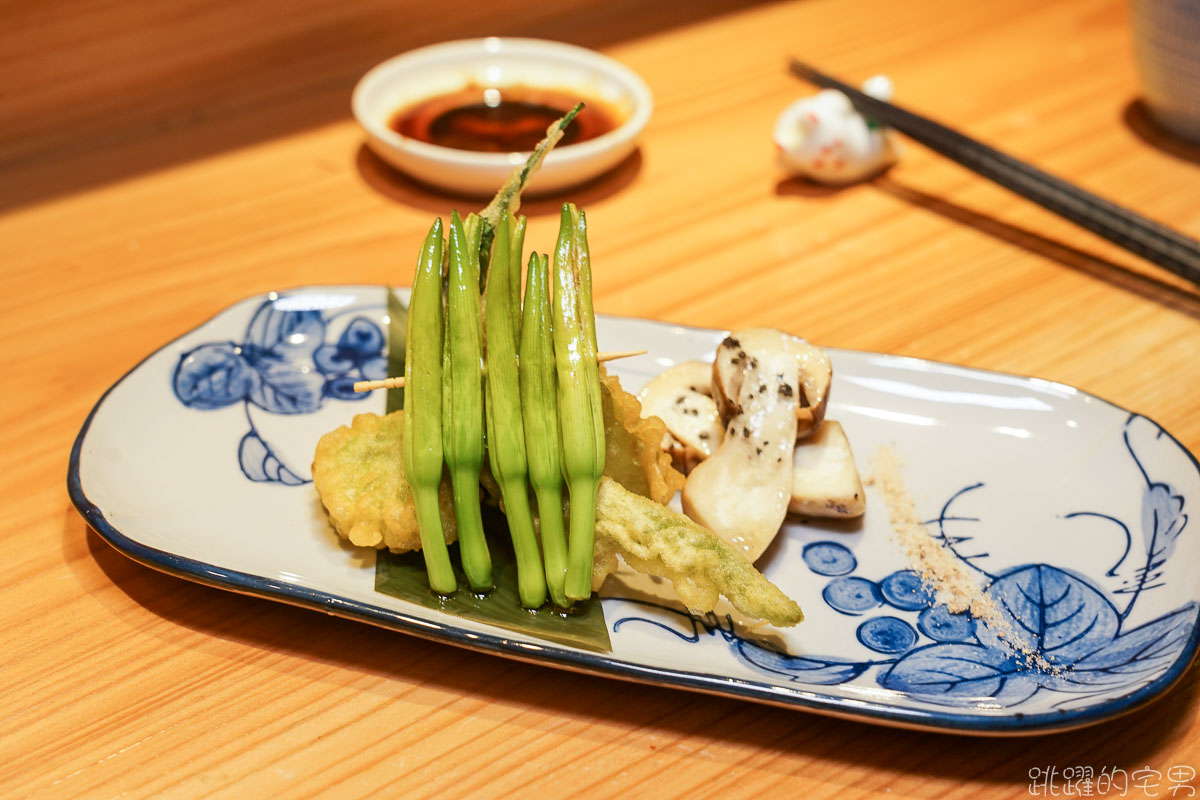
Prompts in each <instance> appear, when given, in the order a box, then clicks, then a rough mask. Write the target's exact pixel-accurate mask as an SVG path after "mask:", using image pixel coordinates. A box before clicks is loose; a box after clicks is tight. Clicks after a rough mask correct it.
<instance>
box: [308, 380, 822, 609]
mask: <svg viewBox="0 0 1200 800" xmlns="http://www.w3.org/2000/svg"><path fill="white" fill-rule="evenodd" d="M608 380H609V381H610V382H611V384H615V383H616V381H615V379H611V378H610V379H608ZM611 384H610V383H605V389H606V391H605V392H604V396H605V398H610V397H611V398H612V406H613V407H614V408H621V407H622V405H623V403H624V401H623V400H622V399H620V398H621V394H624V393H623V392H621V389H620V387H619V385H617V386H616V390H615V391H613V390H612V387H611ZM625 397H630V398H631V399H632V395H625ZM633 401H634V402H637V401H636V399H634V400H633ZM605 405H606V420H605V421H606V424H608V427H609V428H610V429H611V430H615V428H616V427H617V425H616V422H617V420H618V419H620V420H622V421H624V420H625V419H635V420H636V419H638V418H639V415H638V413H637V409H636V408H635V409H633V416H632V417H625V416H623V412H622V411H616V412H615V414H614V415H613V416H612V417H611V420H610V419H609V418H608V417H609V415H608V413H607V408H608V405H609V401H608V400H607V399H606V402H605ZM403 413H404V412H402V411H396V412H394V413H392V414H389V415H387V416H386V417H380V416H378V415H376V414H359V415H358V416H356V417H355V418H354V421H353V422H352V423H351V425H350V427H348V428H347V427H345V426H343V427H341V428H338V429H337V430H334V431H330V432H329V433H327V434H325V435H324V436H322V437H321V440H320V441H319V442H318V443H317V451H316V457H315V460H314V461H313V483H314V485H315V486H316V489H317V492H318V493H320V495H321V501H322V502H323V503H324V504H325V508H326V510H327V511H328V512H329V520H330V522H332V523H333V527H334V528H335V529H336V530H337V532H338V535H340V536H341V537H342V538H344V539H349V540H350V541H351V542H353V543H354V544H356V545H360V546H362V547H376V548H380V549H382V548H384V547H387V548H388V549H390V550H392V551H394V552H398V553H400V552H406V551H408V550H417V549H419V548H420V546H421V537H420V535H419V534H418V532H417V518H416V513H415V511H414V508H413V504H412V490H411V489H410V488H409V486H408V482H407V481H406V480H405V479H404V459H402V458H400V457H399V453H400V445H401V443H402V442H403V439H404V417H403ZM642 422H645V420H642ZM609 423H611V424H609ZM660 424H661V423H660ZM639 430H640V431H641V433H637V434H635V433H630V432H629V431H627V430H626V429H625V428H624V427H623V426H622V431H623V432H624V433H623V437H624V438H623V439H617V440H619V441H624V442H625V444H622V445H620V446H619V447H618V448H617V449H615V450H610V451H609V459H610V463H611V464H612V465H614V466H616V467H618V469H617V471H618V472H619V473H620V474H621V475H624V476H626V477H627V479H629V480H630V481H631V483H633V484H634V486H633V487H632V488H626V487H624V486H622V485H621V484H620V483H619V482H618V480H617V479H616V477H615V476H613V475H610V474H609V469H608V468H607V467H606V469H605V477H603V478H601V479H600V486H599V490H598V492H597V496H596V550H595V559H594V562H593V563H594V568H593V571H592V586H593V588H595V589H598V588H599V587H600V585H601V584H602V583H604V579H605V578H606V577H607V576H608V575H609V574H610V573H611V572H613V571H615V570H616V568H617V558H616V557H617V555H618V554H620V556H621V557H622V558H623V559H624V560H625V562H626V563H627V564H628V565H629V566H630V567H632V568H633V569H635V570H637V571H638V572H644V573H646V574H649V575H658V576H660V577H664V578H667V579H669V580H671V581H672V582H673V583H674V584H675V591H676V593H677V594H678V595H679V597H680V599H681V600H683V602H684V604H685V605H687V607H688V608H690V609H691V610H692V611H695V612H701V613H702V612H705V611H711V610H712V609H713V607H714V606H715V605H716V603H717V598H718V596H719V595H724V596H725V597H727V598H728V599H729V602H730V603H732V604H733V606H734V608H736V609H738V610H739V611H741V612H742V613H743V614H746V615H747V616H751V617H755V618H757V619H763V620H766V621H767V622H769V623H771V624H772V625H776V626H780V627H784V626H789V625H795V624H796V623H797V622H799V621H800V620H801V619H803V615H802V614H801V612H800V608H799V606H797V605H796V604H795V603H794V602H793V601H792V600H790V599H788V597H787V596H786V595H784V594H783V592H781V591H780V590H779V589H778V588H776V587H775V585H774V584H772V583H771V582H770V581H768V580H767V579H766V578H765V577H763V576H762V574H761V573H759V572H758V571H757V570H756V569H754V566H753V565H752V564H751V563H750V562H749V561H747V560H746V558H745V556H743V555H742V554H740V553H738V552H737V551H736V550H734V549H733V548H731V547H730V546H729V545H727V544H725V543H724V542H723V541H721V540H720V539H719V538H717V536H716V535H715V534H713V533H712V532H711V531H708V530H706V529H704V528H702V527H700V526H699V525H697V524H696V523H694V522H692V521H691V520H690V519H688V518H687V517H685V516H683V515H682V514H678V513H676V512H674V511H672V510H671V509H669V508H667V507H665V506H663V505H660V504H659V503H658V502H655V500H654V498H653V497H647V496H643V495H642V494H639V493H638V490H644V491H646V492H651V491H653V492H655V493H656V494H657V495H658V496H659V497H663V499H664V502H665V500H667V499H669V498H670V494H666V495H665V497H664V493H665V492H666V491H667V489H668V487H670V486H671V482H672V473H673V474H674V475H675V476H679V473H677V472H675V470H673V469H671V467H670V457H669V456H666V455H665V454H663V453H662V451H660V450H658V447H657V443H658V442H659V441H661V438H662V433H661V431H655V430H654V427H653V425H651V426H645V427H641V428H639ZM614 438H616V437H610V439H609V441H610V442H611V441H613V440H614ZM635 441H637V442H639V443H640V444H641V445H642V446H643V447H645V448H647V450H652V451H653V452H654V453H657V454H659V455H662V456H664V460H665V462H666V463H665V469H663V468H662V467H663V466H664V465H663V460H660V459H658V458H655V459H654V461H653V462H651V464H652V466H651V471H654V470H658V471H657V473H656V475H657V476H656V477H655V476H653V475H647V474H646V473H645V472H642V473H641V478H640V480H639V479H638V478H637V475H636V474H635V473H634V472H633V470H634V469H635V468H636V467H635V466H632V465H635V464H637V463H639V462H638V457H637V454H636V450H635V449H634V448H633V447H632V443H633V442H635ZM620 465H624V466H620ZM668 470H669V471H668ZM679 478H680V479H682V476H679ZM652 486H657V487H658V488H657V489H652V488H651V487H652ZM672 491H673V490H672ZM438 499H439V504H440V506H441V512H442V526H443V530H444V531H445V536H446V541H447V542H452V541H454V540H455V538H456V537H457V535H458V532H457V530H456V528H455V526H454V504H453V500H452V498H451V493H450V486H449V482H448V481H443V482H442V485H441V487H440V489H439V492H438Z"/></svg>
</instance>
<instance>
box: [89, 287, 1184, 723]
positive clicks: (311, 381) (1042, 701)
mask: <svg viewBox="0 0 1200 800" xmlns="http://www.w3.org/2000/svg"><path fill="white" fill-rule="evenodd" d="M404 294H405V293H402V295H404ZM385 301H386V293H385V289H383V288H382V287H367V286H328V287H311V288H303V289H296V290H292V291H288V292H284V293H282V294H279V295H275V294H272V295H269V296H265V297H264V296H259V297H252V298H249V299H247V300H244V301H242V302H240V303H238V304H237V305H235V306H233V307H232V308H229V309H228V310H226V311H224V312H222V313H221V314H219V315H218V316H217V317H215V318H214V319H212V320H210V321H209V322H207V323H205V324H204V325H201V326H200V327H199V328H197V329H196V330H194V331H192V332H190V333H187V334H185V335H184V336H182V337H180V338H179V339H176V340H175V341H173V342H171V343H169V344H167V345H166V346H164V347H163V348H161V349H160V350H158V351H157V352H155V353H154V354H153V355H151V356H149V357H148V358H147V359H146V360H145V361H143V362H142V363H141V364H139V365H138V366H137V367H135V368H134V369H133V370H132V371H131V372H129V374H127V375H126V376H125V377H123V378H122V379H121V380H120V381H118V382H117V384H116V385H115V386H113V387H112V388H111V389H110V390H109V391H108V392H106V393H105V395H104V396H103V397H102V398H101V399H100V401H99V402H98V403H97V405H96V407H95V408H94V409H93V410H92V413H91V415H90V416H89V417H88V419H87V421H86V422H85V423H84V426H83V429H82V430H81V431H80V433H79V437H78V438H77V440H76V442H75V446H74V449H73V450H72V453H71V463H70V472H69V475H68V486H69V490H70V494H71V498H72V500H73V501H74V503H75V505H76V506H77V507H78V509H79V510H80V512H81V513H82V514H83V515H84V516H85V517H86V519H87V520H88V522H89V523H90V524H91V525H92V526H93V527H94V528H95V529H96V531H97V532H99V534H100V535H101V536H102V537H104V538H105V539H106V540H107V541H108V542H109V543H110V544H112V545H113V546H114V547H116V548H117V549H118V550H120V551H121V552H123V553H125V554H126V555H128V556H129V557H131V558H133V559H135V560H137V561H139V562H141V563H143V564H146V565H148V566H151V567H154V568H156V569H161V570H163V571H166V572H169V573H172V574H175V575H178V576H180V577H184V578H188V579H190V580H195V581H200V582H202V583H207V584H210V585H214V586H219V587H223V588H227V589H233V590H236V591H240V592H246V593H250V594H256V595H261V596H264V597H270V598H274V599H277V600H283V601H285V602H290V603H295V604H298V605H303V606H308V607H312V608H316V609H320V610H323V611H327V612H331V613H334V614H338V615H341V616H345V617H349V618H352V619H358V620H362V621H365V622H371V623H374V624H377V625H382V626H384V627H389V628H394V629H397V630H401V631H404V632H406V633H412V634H415V635H418V636H423V637H426V638H431V639H436V640H440V641H444V642H448V643H451V644H456V645H460V646H463V647H468V648H471V649H475V650H480V651H484V652H490V653H496V654H499V655H504V656H509V657H515V658H520V659H524V660H528V661H534V662H537V663H541V664H547V665H553V666H562V667H570V668H572V669H581V670H586V671H589V672H594V673H598V674H602V675H609V676H613V677H619V678H626V679H630V680H637V681H643V682H647V683H654V684H661V685H666V686H675V687H680V688H685V689H694V690H701V691H705V692H711V693H717V694H724V695H729V696H734V697H742V698H746V699H750V700H757V701H762V702H768V703H773V704H777V705H783V706H789V707H794V708H803V709H808V710H812V711H817V712H821V713H825V714H831V715H835V716H841V717H848V718H855V719H861V720H865V721H870V722H879V723H884V724H891V725H899V726H905V727H916V728H926V729H941V730H946V729H951V730H958V731H963V732H968V733H978V734H990V735H997V734H1020V733H1035V732H1044V731H1053V730H1065V729H1068V728H1073V727H1078V726H1081V725H1086V724H1090V723H1094V722H1098V721H1101V720H1104V719H1108V718H1110V717H1113V716H1115V715H1118V714H1121V713H1124V712H1127V711H1130V710H1132V709H1134V708H1137V707H1139V706H1141V705H1143V704H1144V703H1146V702H1148V701H1149V700H1151V699H1152V698H1154V697H1156V696H1158V695H1160V694H1161V693H1163V692H1164V691H1166V689H1167V688H1169V687H1170V686H1171V685H1172V684H1173V683H1174V682H1175V681H1176V680H1177V679H1178V678H1179V677H1180V676H1181V675H1182V674H1183V672H1184V670H1185V669H1186V668H1187V666H1188V664H1189V663H1190V662H1191V660H1192V658H1193V656H1194V655H1195V653H1196V650H1197V642H1198V633H1197V608H1198V607H1200V605H1198V600H1200V585H1198V584H1200V570H1197V569H1196V564H1197V560H1198V558H1200V539H1198V538H1197V536H1196V535H1195V533H1194V531H1193V530H1191V528H1192V527H1193V526H1190V525H1189V516H1190V514H1191V512H1192V510H1193V509H1194V508H1195V507H1197V506H1198V505H1200V464H1198V463H1197V461H1196V458H1195V457H1194V456H1192V455H1191V454H1190V453H1189V452H1188V451H1187V450H1186V449H1185V448H1184V447H1182V446H1181V445H1180V444H1179V443H1178V442H1177V441H1176V440H1175V439H1174V438H1172V437H1171V436H1170V435H1169V434H1168V433H1166V432H1165V431H1164V430H1163V429H1162V428H1160V427H1159V426H1158V425H1157V424H1155V423H1154V422H1152V421H1151V420H1149V419H1147V418H1145V417H1142V416H1139V415H1137V414H1132V413H1130V412H1128V411H1125V410H1123V409H1120V408H1118V407H1116V406H1114V405H1112V404H1110V403H1107V402H1105V401H1103V400H1100V399H1098V398H1096V397H1093V396H1091V395H1088V394H1085V393H1084V392H1081V391H1079V390H1077V389H1073V388H1071V387H1069V386H1064V385H1061V384H1057V383H1052V382H1049V381H1044V380H1038V379H1033V378H1021V377H1015V376H1011V375H1002V374H997V373H993V372H981V371H978V370H972V369H966V368H963V367H956V366H951V365H947V364H939V363H933V362H928V361H921V360H918V359H912V358H898V357H893V356H886V355H876V354H870V353H857V352H848V351H837V350H834V351H831V352H830V355H831V356H832V359H833V362H834V376H835V377H834V387H833V392H832V396H831V401H830V406H829V412H828V416H829V418H831V419H836V420H839V421H840V422H841V423H842V425H843V426H844V427H845V429H846V432H847V434H848V436H849V438H850V441H851V443H852V445H853V447H854V449H855V452H856V456H857V458H858V461H859V464H860V469H862V470H865V468H866V462H867V459H868V457H869V456H870V454H872V453H874V452H875V451H876V450H877V449H878V448H879V447H881V446H884V445H888V446H890V447H892V448H893V449H894V450H895V451H897V452H898V453H899V455H900V456H901V458H902V459H903V461H904V465H905V468H904V478H905V481H906V482H907V485H908V488H909V491H910V493H911V494H912V496H913V498H914V499H915V501H916V504H917V507H918V510H919V512H920V513H921V514H922V515H924V516H925V517H926V518H928V520H929V521H930V522H929V525H930V529H931V531H932V532H933V533H934V534H935V535H938V536H940V537H942V541H943V542H944V543H945V544H946V545H948V546H950V547H952V548H953V549H954V550H955V551H956V553H957V554H958V555H959V557H961V558H962V559H963V560H964V561H965V562H966V563H967V564H968V565H969V566H970V567H971V568H972V569H973V570H975V571H976V572H977V573H978V576H979V579H980V582H981V583H982V584H983V585H986V586H987V587H988V592H989V593H990V594H991V596H992V597H993V598H994V599H996V600H997V602H998V603H999V605H1000V606H1001V607H1002V608H1003V609H1004V610H1005V613H1006V614H1008V615H1010V616H1011V619H1010V621H1011V622H1013V624H1017V625H1021V626H1022V627H1023V628H1024V629H1025V630H1026V632H1027V638H1028V639H1029V640H1030V641H1031V642H1032V643H1034V644H1036V645H1037V646H1038V648H1039V650H1040V655H1042V656H1043V657H1044V658H1046V659H1047V660H1049V661H1051V662H1052V663H1054V664H1055V665H1056V666H1057V669H1056V670H1054V671H1053V672H1047V671H1043V670H1038V669H1037V668H1034V667H1030V666H1028V664H1027V663H1026V660H1024V659H1020V658H1016V657H1014V656H1013V654H1012V653H1011V652H1010V651H1009V650H1008V649H1007V648H1006V647H1005V646H1004V645H1003V644H1000V643H998V642H997V640H996V638H995V637H994V636H993V635H991V634H990V633H989V632H988V631H987V629H986V628H985V627H984V626H982V625H981V624H978V623H977V622H976V621H974V620H971V619H969V618H967V617H953V616H950V615H948V614H946V613H945V610H944V609H942V608H940V607H930V606H929V603H928V601H927V600H925V599H924V598H923V597H922V596H920V593H917V594H914V593H913V592H911V591H905V589H906V578H907V577H908V576H907V575H906V573H905V572H904V570H905V567H906V564H905V562H904V559H903V557H902V555H901V553H900V551H899V549H898V547H897V546H896V544H895V543H894V542H893V540H892V539H891V531H890V526H889V523H888V517H887V511H886V508H885V507H884V505H883V503H882V500H881V499H880V498H879V497H878V496H877V495H876V493H875V492H874V491H869V492H868V495H869V497H868V510H867V514H866V517H865V520H864V522H863V523H862V524H861V525H852V526H850V527H847V526H845V525H834V524H819V523H812V524H803V523H800V522H798V521H790V522H789V523H788V524H787V525H786V527H785V529H784V531H783V533H782V534H781V536H780V537H779V539H778V540H777V543H776V544H775V545H773V546H772V549H771V550H770V551H769V552H768V553H767V555H766V556H765V557H764V558H763V560H762V561H760V563H759V566H760V567H761V568H763V570H764V571H765V572H766V574H767V576H768V577H770V578H771V580H773V581H774V582H775V583H777V584H778V585H779V586H780V587H781V588H782V589H783V590H784V591H785V592H787V593H788V594H789V595H790V596H792V597H793V598H795V599H797V600H798V601H799V602H800V604H801V605H802V606H803V608H804V610H805V613H806V615H807V619H806V620H805V622H804V623H802V624H801V625H800V626H798V627H796V628H794V629H791V630H787V631H783V632H780V633H779V637H778V639H777V641H778V643H779V644H782V646H783V647H784V648H785V649H786V653H781V652H779V651H778V650H776V649H772V648H771V647H769V646H764V643H763V641H762V640H760V639H758V638H756V634H754V633H752V632H750V631H748V630H746V629H744V628H743V627H741V626H740V625H738V624H736V623H734V622H731V621H730V619H729V618H728V617H727V616H725V615H724V614H718V615H707V616H705V617H700V618H694V617H691V616H689V615H687V614H686V613H684V612H683V611H682V610H680V609H675V608H663V607H659V606H657V605H651V604H647V603H643V602H638V601H635V600H630V599H621V598H620V597H616V596H609V595H613V594H614V593H619V592H620V584H619V582H618V584H617V585H618V588H617V589H616V590H612V589H610V588H609V587H607V586H606V596H605V597H604V600H603V601H602V604H603V610H604V616H605V619H606V624H607V626H608V628H609V631H610V637H611V641H612V652H611V653H607V654H597V653H594V652H588V651H584V650H579V649H574V648H571V647H566V646H562V645H557V644H553V643H550V642H546V641H543V640H539V639H535V638H530V637H527V636H521V635H517V634H514V633H511V632H509V631H505V630H502V629H499V628H495V627H492V626H489V625H487V624H483V623H476V622H470V621H466V620H463V619H460V618H457V617H454V616H450V615H448V614H445V613H442V612H439V611H432V610H427V609H425V608H423V607H419V606H417V605H415V604H411V603H408V602H405V601H402V600H399V599H396V598H392V597H390V596H387V595H383V594H379V593H377V592H375V590H374V577H375V575H374V560H375V558H374V551H363V550H355V549H351V548H347V547H344V546H342V545H340V544H339V543H338V541H337V537H336V536H335V535H334V534H333V533H332V532H331V531H330V529H329V527H328V524H327V522H326V520H325V518H324V515H323V513H322V510H321V505H320V502H319V501H318V499H317V497H316V494H315V492H314V491H313V490H312V487H311V485H309V483H308V480H309V477H310V476H309V464H310V463H311V459H312V453H313V450H314V446H315V443H316V441H317V439H318V438H319V437H320V436H321V434H323V433H325V432H326V431H328V430H330V429H332V428H334V427H336V426H338V425H340V424H345V423H347V422H349V420H350V418H351V417H352V416H353V415H354V414H356V413H361V412H364V411H376V412H382V409H383V406H384V398H383V395H382V393H381V392H376V393H372V394H371V395H370V396H366V397H360V398H359V399H341V398H343V397H349V396H351V395H348V394H346V384H347V383H349V382H352V381H353V380H355V379H359V378H361V377H364V376H365V377H375V376H378V375H379V374H380V373H381V371H382V370H384V369H385V368H386V366H385V365H386V362H385V361H381V359H382V358H383V357H384V356H385V355H386V352H385V348H386V345H385V343H384V342H385V338H386V337H385V334H386V302H385ZM598 328H599V338H600V341H601V344H602V346H603V349H605V350H625V349H637V348H642V347H647V348H649V349H650V353H651V355H649V356H642V357H638V358H634V359H628V360H626V361H622V362H615V364H614V365H613V366H615V367H616V369H615V370H614V371H615V372H616V373H617V374H619V375H620V377H621V379H622V381H623V382H624V384H625V386H626V387H627V388H629V389H631V390H636V389H637V388H638V387H639V386H640V385H641V384H642V383H643V382H644V381H645V380H646V379H648V378H649V377H650V376H652V375H653V374H656V373H657V372H658V371H661V370H662V369H663V368H665V367H667V366H670V365H672V364H674V363H677V362H679V361H684V360H687V359H707V358H710V357H711V354H712V352H713V351H714V349H715V347H716V345H717V343H718V342H719V341H720V340H721V339H722V338H723V337H724V335H725V333H724V332H721V331H711V330H700V329H694V328H686V327H680V326H675V325H667V324H663V323H659V322H651V321H645V320H636V319H617V318H601V319H600V320H599V323H598ZM839 609H840V610H839Z"/></svg>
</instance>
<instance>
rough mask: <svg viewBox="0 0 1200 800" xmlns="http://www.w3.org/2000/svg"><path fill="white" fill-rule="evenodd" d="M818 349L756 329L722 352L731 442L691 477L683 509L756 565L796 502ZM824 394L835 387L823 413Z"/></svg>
mask: <svg viewBox="0 0 1200 800" xmlns="http://www.w3.org/2000/svg"><path fill="white" fill-rule="evenodd" d="M810 347H811V345H809V344H808V343H807V342H805V341H804V340H803V339H799V338H797V337H795V336H791V335H790V334H786V333H784V332H782V331H778V330H767V329H762V328H756V329H751V330H746V331H740V332H738V333H735V334H733V335H731V336H729V337H728V338H726V339H725V341H724V342H722V343H721V346H720V347H719V348H718V349H717V360H716V362H715V363H714V365H713V375H714V381H713V387H714V390H716V391H715V393H716V394H717V395H718V398H719V399H718V403H719V404H720V405H724V407H725V409H726V410H727V411H728V417H727V419H726V427H725V438H724V440H723V441H722V443H721V446H720V447H719V448H717V451H716V452H715V453H713V455H712V456H711V457H710V458H708V460H706V461H704V462H702V463H700V464H699V465H698V466H697V467H696V468H695V469H694V470H692V474H691V475H689V476H688V479H687V483H685V484H684V486H683V510H684V512H685V513H687V515H688V516H689V517H691V518H692V519H694V520H696V522H698V523H700V524H701V525H703V526H705V527H706V528H708V529H710V530H712V531H713V532H714V533H716V534H717V535H718V536H720V537H721V538H723V539H725V540H726V541H727V542H729V543H730V544H732V545H733V546H735V547H738V548H741V550H742V551H743V552H744V553H745V554H746V556H747V558H749V559H750V560H751V561H754V560H755V559H757V558H758V557H759V556H760V555H762V553H763V551H764V550H766V549H767V545H769V544H770V543H771V540H772V539H773V538H774V537H775V534H776V533H777V532H778V531H779V527H780V525H782V524H783V518H784V516H786V514H787V509H788V503H789V502H790V501H791V497H792V459H793V457H794V456H793V451H794V450H795V446H796V431H797V428H798V426H799V421H798V419H797V410H798V408H799V406H800V403H801V400H802V395H803V393H802V392H801V390H800V382H801V380H803V376H802V373H803V372H804V368H805V366H806V364H807V363H808V362H809V361H812V360H814V356H813V355H812V353H811V352H810V350H809V348H810ZM825 363H828V360H827V359H826V360H825ZM824 394H828V387H827V385H826V390H825V392H824V393H823V394H822V395H821V396H820V397H817V396H816V395H814V397H816V399H817V401H818V403H819V404H820V405H821V407H822V409H823V407H824V397H823V395H824ZM815 405H816V404H811V406H812V407H815Z"/></svg>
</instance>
